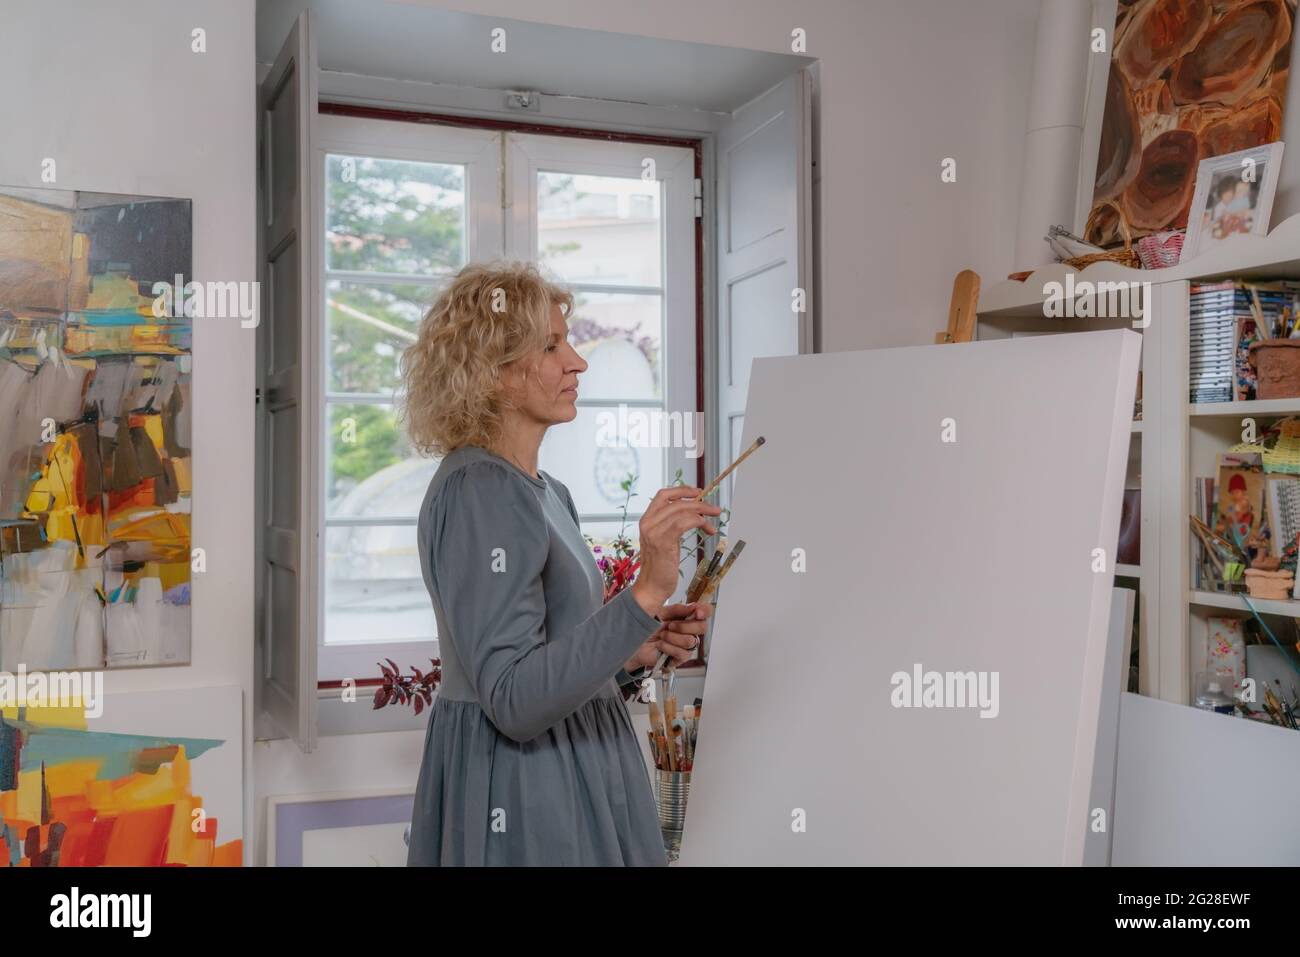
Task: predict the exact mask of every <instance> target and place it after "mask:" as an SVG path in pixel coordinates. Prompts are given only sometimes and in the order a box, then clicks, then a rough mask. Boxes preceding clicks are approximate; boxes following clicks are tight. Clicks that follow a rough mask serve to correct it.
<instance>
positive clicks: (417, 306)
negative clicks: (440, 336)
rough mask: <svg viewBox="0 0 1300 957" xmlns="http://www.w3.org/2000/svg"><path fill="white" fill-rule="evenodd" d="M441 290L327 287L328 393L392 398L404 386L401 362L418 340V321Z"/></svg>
mask: <svg viewBox="0 0 1300 957" xmlns="http://www.w3.org/2000/svg"><path fill="white" fill-rule="evenodd" d="M437 294H438V290H437V289H436V288H435V287H433V286H390V285H382V286H376V285H368V284H363V283H354V282H338V281H334V282H329V283H326V285H325V315H326V317H327V322H328V326H329V366H330V369H329V391H331V392H369V393H375V392H381V393H391V392H393V391H394V390H395V389H397V388H398V387H399V386H400V385H401V379H400V377H399V375H398V366H397V363H398V359H399V358H400V356H401V354H402V350H403V349H405V348H406V347H407V346H408V345H410V344H411V343H412V342H414V341H415V334H416V329H417V328H418V327H419V325H420V320H421V319H423V318H424V314H425V313H426V312H428V311H429V307H430V306H431V305H432V304H433V300H434V298H435V297H436V296H437Z"/></svg>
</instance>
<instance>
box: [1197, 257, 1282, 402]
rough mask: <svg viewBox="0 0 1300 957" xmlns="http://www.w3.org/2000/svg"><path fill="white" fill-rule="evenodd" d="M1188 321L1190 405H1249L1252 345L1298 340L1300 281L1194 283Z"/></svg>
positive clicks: (1253, 379) (1254, 381) (1252, 395)
mask: <svg viewBox="0 0 1300 957" xmlns="http://www.w3.org/2000/svg"><path fill="white" fill-rule="evenodd" d="M1188 322H1189V333H1188V334H1189V341H1188V363H1189V368H1188V376H1189V380H1188V382H1189V399H1190V401H1191V402H1193V403H1206V402H1243V401H1250V400H1253V399H1255V398H1256V389H1257V385H1258V374H1257V372H1256V370H1255V364H1254V363H1253V362H1252V359H1251V346H1253V345H1255V344H1256V343H1259V342H1267V341H1269V340H1280V339H1291V338H1300V282H1294V281H1290V280H1285V281H1278V282H1247V281H1243V280H1225V281H1223V282H1213V283H1193V284H1192V287H1191V294H1190V297H1189V302H1188ZM1256 351H1258V350H1256Z"/></svg>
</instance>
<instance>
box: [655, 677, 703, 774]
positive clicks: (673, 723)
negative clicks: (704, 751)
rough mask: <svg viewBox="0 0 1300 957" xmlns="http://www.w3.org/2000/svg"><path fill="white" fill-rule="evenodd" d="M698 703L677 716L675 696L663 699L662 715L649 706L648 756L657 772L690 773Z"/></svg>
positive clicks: (693, 757)
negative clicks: (649, 755) (651, 756)
mask: <svg viewBox="0 0 1300 957" xmlns="http://www.w3.org/2000/svg"><path fill="white" fill-rule="evenodd" d="M700 710H701V703H700V699H699V698H696V699H695V704H693V705H690V704H688V705H687V706H686V707H685V709H683V711H682V714H680V715H678V713H677V696H676V695H673V694H670V695H668V696H667V697H665V698H664V707H663V711H662V712H661V711H660V710H659V704H658V702H655V701H651V702H650V730H649V731H647V732H646V734H647V735H649V737H650V753H651V754H652V755H653V756H654V762H655V767H656V768H658V769H659V770H660V771H689V770H691V768H692V767H693V766H694V764H695V740H696V737H697V736H698V734H699V730H700Z"/></svg>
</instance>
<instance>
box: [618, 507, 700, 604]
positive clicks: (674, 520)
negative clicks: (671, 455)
mask: <svg viewBox="0 0 1300 957" xmlns="http://www.w3.org/2000/svg"><path fill="white" fill-rule="evenodd" d="M702 491H703V489H700V488H696V487H695V486H693V485H670V486H668V487H667V488H663V489H660V490H659V491H658V492H657V493H656V494H655V497H654V498H653V499H651V500H650V505H649V507H648V508H646V510H645V514H644V515H642V516H641V522H640V526H639V527H640V530H641V569H640V571H639V572H638V574H637V578H636V581H635V582H633V583H632V591H633V593H634V594H635V596H636V599H637V602H638V603H639V604H640V605H641V607H642V608H644V609H645V610H646V612H647V613H649V614H651V615H656V616H657V615H658V614H659V611H660V609H662V607H663V604H664V602H666V601H667V600H668V599H669V598H671V597H672V594H673V592H674V591H675V590H676V589H677V569H678V568H679V567H680V564H681V544H682V536H683V535H685V534H686V533H687V532H688V531H690V530H691V529H692V528H701V529H703V530H704V531H705V533H706V534H709V535H716V534H717V533H718V530H717V528H715V527H714V526H713V524H712V523H711V522H710V521H709V520H708V518H707V517H706V516H709V515H721V514H722V509H721V508H719V507H718V506H717V505H712V504H710V503H708V502H704V501H701V500H700V499H699V498H698V496H699V494H700V492H702Z"/></svg>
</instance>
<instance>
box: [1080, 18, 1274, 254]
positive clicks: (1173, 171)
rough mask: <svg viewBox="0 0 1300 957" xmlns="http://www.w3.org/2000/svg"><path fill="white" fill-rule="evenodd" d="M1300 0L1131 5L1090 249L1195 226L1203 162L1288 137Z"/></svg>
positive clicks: (1100, 164)
mask: <svg viewBox="0 0 1300 957" xmlns="http://www.w3.org/2000/svg"><path fill="white" fill-rule="evenodd" d="M1295 11H1296V0H1120V3H1119V9H1118V12H1117V13H1116V17H1115V30H1114V36H1113V43H1114V45H1113V47H1112V49H1113V51H1114V53H1113V57H1112V59H1111V63H1110V76H1109V80H1108V84H1107V88H1106V105H1105V111H1104V116H1103V119H1102V129H1101V145H1100V149H1099V150H1098V153H1097V175H1096V179H1095V181H1094V183H1095V185H1094V188H1093V198H1092V208H1091V212H1090V213H1089V216H1088V222H1087V225H1086V227H1085V229H1084V234H1085V238H1087V239H1088V240H1090V241H1091V242H1095V243H1098V244H1100V245H1103V246H1113V245H1115V244H1116V243H1118V242H1120V241H1122V237H1123V227H1122V226H1121V224H1120V220H1121V217H1122V218H1123V221H1124V222H1125V223H1127V225H1128V227H1129V229H1130V231H1131V234H1132V237H1133V238H1134V239H1137V238H1138V237H1141V236H1145V235H1148V234H1150V233H1153V232H1159V231H1162V230H1167V229H1181V228H1183V227H1184V226H1186V225H1187V215H1188V212H1189V210H1190V207H1191V202H1192V193H1193V192H1194V191H1195V189H1196V171H1197V166H1198V164H1199V163H1200V161H1201V160H1203V159H1207V158H1209V157H1212V156H1222V155H1224V154H1225V153H1234V152H1236V151H1237V150H1243V149H1248V148H1250V147H1254V146H1262V145H1264V144H1266V143H1274V142H1276V141H1278V140H1280V139H1281V138H1282V113H1283V109H1284V107H1285V106H1286V84H1287V76H1288V74H1289V72H1290V66H1291V36H1292V23H1293V21H1294V19H1295Z"/></svg>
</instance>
